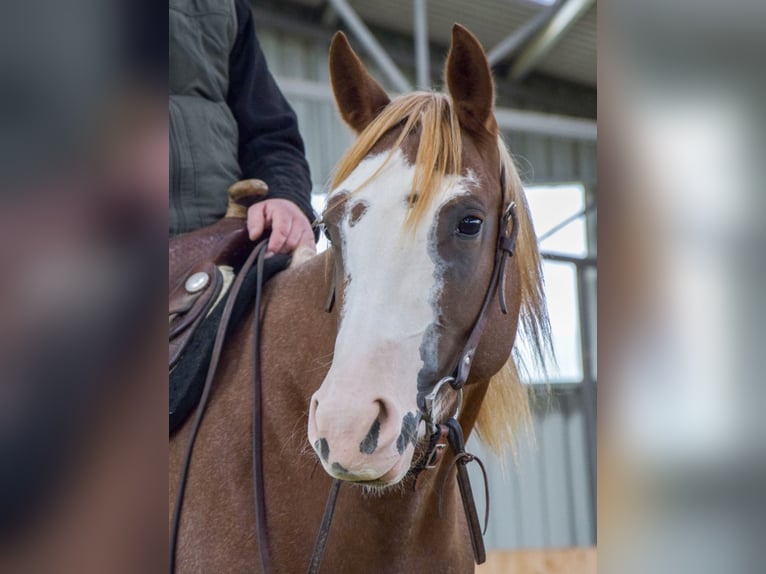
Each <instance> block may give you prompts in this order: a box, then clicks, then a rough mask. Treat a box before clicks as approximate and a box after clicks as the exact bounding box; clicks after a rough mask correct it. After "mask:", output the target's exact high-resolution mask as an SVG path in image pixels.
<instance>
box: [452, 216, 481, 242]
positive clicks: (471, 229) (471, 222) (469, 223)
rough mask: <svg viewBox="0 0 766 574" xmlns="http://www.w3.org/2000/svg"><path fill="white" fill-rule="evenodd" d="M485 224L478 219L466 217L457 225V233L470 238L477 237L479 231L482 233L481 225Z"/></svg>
mask: <svg viewBox="0 0 766 574" xmlns="http://www.w3.org/2000/svg"><path fill="white" fill-rule="evenodd" d="M482 223H484V222H483V221H482V220H481V219H479V218H478V217H473V216H470V215H469V216H468V217H464V218H463V219H462V221H461V222H460V223H458V225H457V231H458V233H460V235H467V236H469V237H473V236H475V235H478V234H479V231H481V224H482Z"/></svg>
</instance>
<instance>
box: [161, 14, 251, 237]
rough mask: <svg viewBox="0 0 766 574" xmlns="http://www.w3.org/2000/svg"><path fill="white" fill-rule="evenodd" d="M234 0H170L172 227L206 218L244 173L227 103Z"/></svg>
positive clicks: (218, 211)
mask: <svg viewBox="0 0 766 574" xmlns="http://www.w3.org/2000/svg"><path fill="white" fill-rule="evenodd" d="M236 35H237V17H236V10H235V7H234V0H170V74H169V88H170V111H169V114H170V234H171V235H175V234H178V233H183V232H186V231H191V230H193V229H198V228H200V227H203V226H205V225H209V224H211V223H213V222H215V221H216V220H218V219H219V218H220V217H222V216H223V214H224V213H225V211H226V202H227V194H226V192H227V189H228V188H229V186H230V185H231V184H232V183H234V182H235V181H238V180H239V179H241V172H240V167H239V163H238V162H237V147H238V130H237V122H236V120H235V119H234V116H233V115H232V113H231V110H230V109H229V107H228V106H227V105H226V95H227V92H228V88H229V53H230V52H231V50H232V48H233V46H234V42H235V39H236Z"/></svg>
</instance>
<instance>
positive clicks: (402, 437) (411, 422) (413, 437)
mask: <svg viewBox="0 0 766 574" xmlns="http://www.w3.org/2000/svg"><path fill="white" fill-rule="evenodd" d="M417 437H418V415H416V414H415V413H407V414H406V415H404V418H403V419H402V431H401V433H399V438H397V439H396V450H397V451H398V452H399V454H402V453H403V452H404V449H405V448H407V445H408V444H410V443H412V444H413V446H414V445H415V442H416V441H417Z"/></svg>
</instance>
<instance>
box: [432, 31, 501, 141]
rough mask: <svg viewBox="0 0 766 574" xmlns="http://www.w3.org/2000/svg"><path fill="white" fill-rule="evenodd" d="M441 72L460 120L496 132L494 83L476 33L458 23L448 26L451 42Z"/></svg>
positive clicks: (472, 127) (464, 124)
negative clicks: (450, 29) (449, 27)
mask: <svg viewBox="0 0 766 574" xmlns="http://www.w3.org/2000/svg"><path fill="white" fill-rule="evenodd" d="M444 76H445V83H446V84H447V89H448V90H449V94H450V96H451V97H452V101H453V102H454V104H455V107H456V111H457V115H458V119H459V120H460V124H461V125H463V126H464V127H466V128H468V129H472V130H479V129H482V128H483V129H486V130H487V131H489V132H490V133H491V134H493V135H496V134H497V121H496V120H495V116H494V114H493V109H494V103H495V84H494V82H493V81H492V72H491V70H490V69H489V63H488V62H487V56H486V54H485V53H484V48H482V47H481V44H480V43H479V41H478V40H477V39H476V37H475V36H474V35H473V34H471V33H470V32H469V31H468V30H467V29H466V28H464V27H463V26H461V25H460V24H455V25H454V26H453V27H452V46H451V47H450V51H449V55H448V56H447V63H446V64H445V66H444Z"/></svg>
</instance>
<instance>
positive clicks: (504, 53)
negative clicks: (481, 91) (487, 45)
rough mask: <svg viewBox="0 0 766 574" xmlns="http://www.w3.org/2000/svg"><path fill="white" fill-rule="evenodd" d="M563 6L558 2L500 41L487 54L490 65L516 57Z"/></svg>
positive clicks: (562, 0)
mask: <svg viewBox="0 0 766 574" xmlns="http://www.w3.org/2000/svg"><path fill="white" fill-rule="evenodd" d="M563 4H564V0H556V3H555V4H553V5H552V6H549V7H548V8H546V9H545V10H540V11H539V12H538V13H537V14H535V15H534V16H532V17H531V18H530V19H529V20H527V21H526V22H524V24H522V25H521V26H519V27H518V28H516V29H515V30H514V31H513V32H511V33H510V34H509V35H508V36H506V37H505V38H504V39H502V40H500V42H498V43H497V44H496V45H495V47H494V48H492V49H491V50H490V51H489V52H487V61H489V65H490V66H495V65H496V64H498V63H499V62H500V61H502V60H503V59H505V58H508V57H510V56H514V55H515V53H516V52H517V51H518V50H519V49H521V47H522V46H524V44H526V43H527V42H528V41H529V39H530V38H531V37H532V36H534V34H535V32H537V31H539V30H540V28H542V27H543V26H544V25H545V24H546V23H547V22H548V21H549V20H550V19H551V18H552V17H553V16H554V15H555V14H556V12H557V11H558V10H559V8H561V6H562V5H563Z"/></svg>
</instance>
